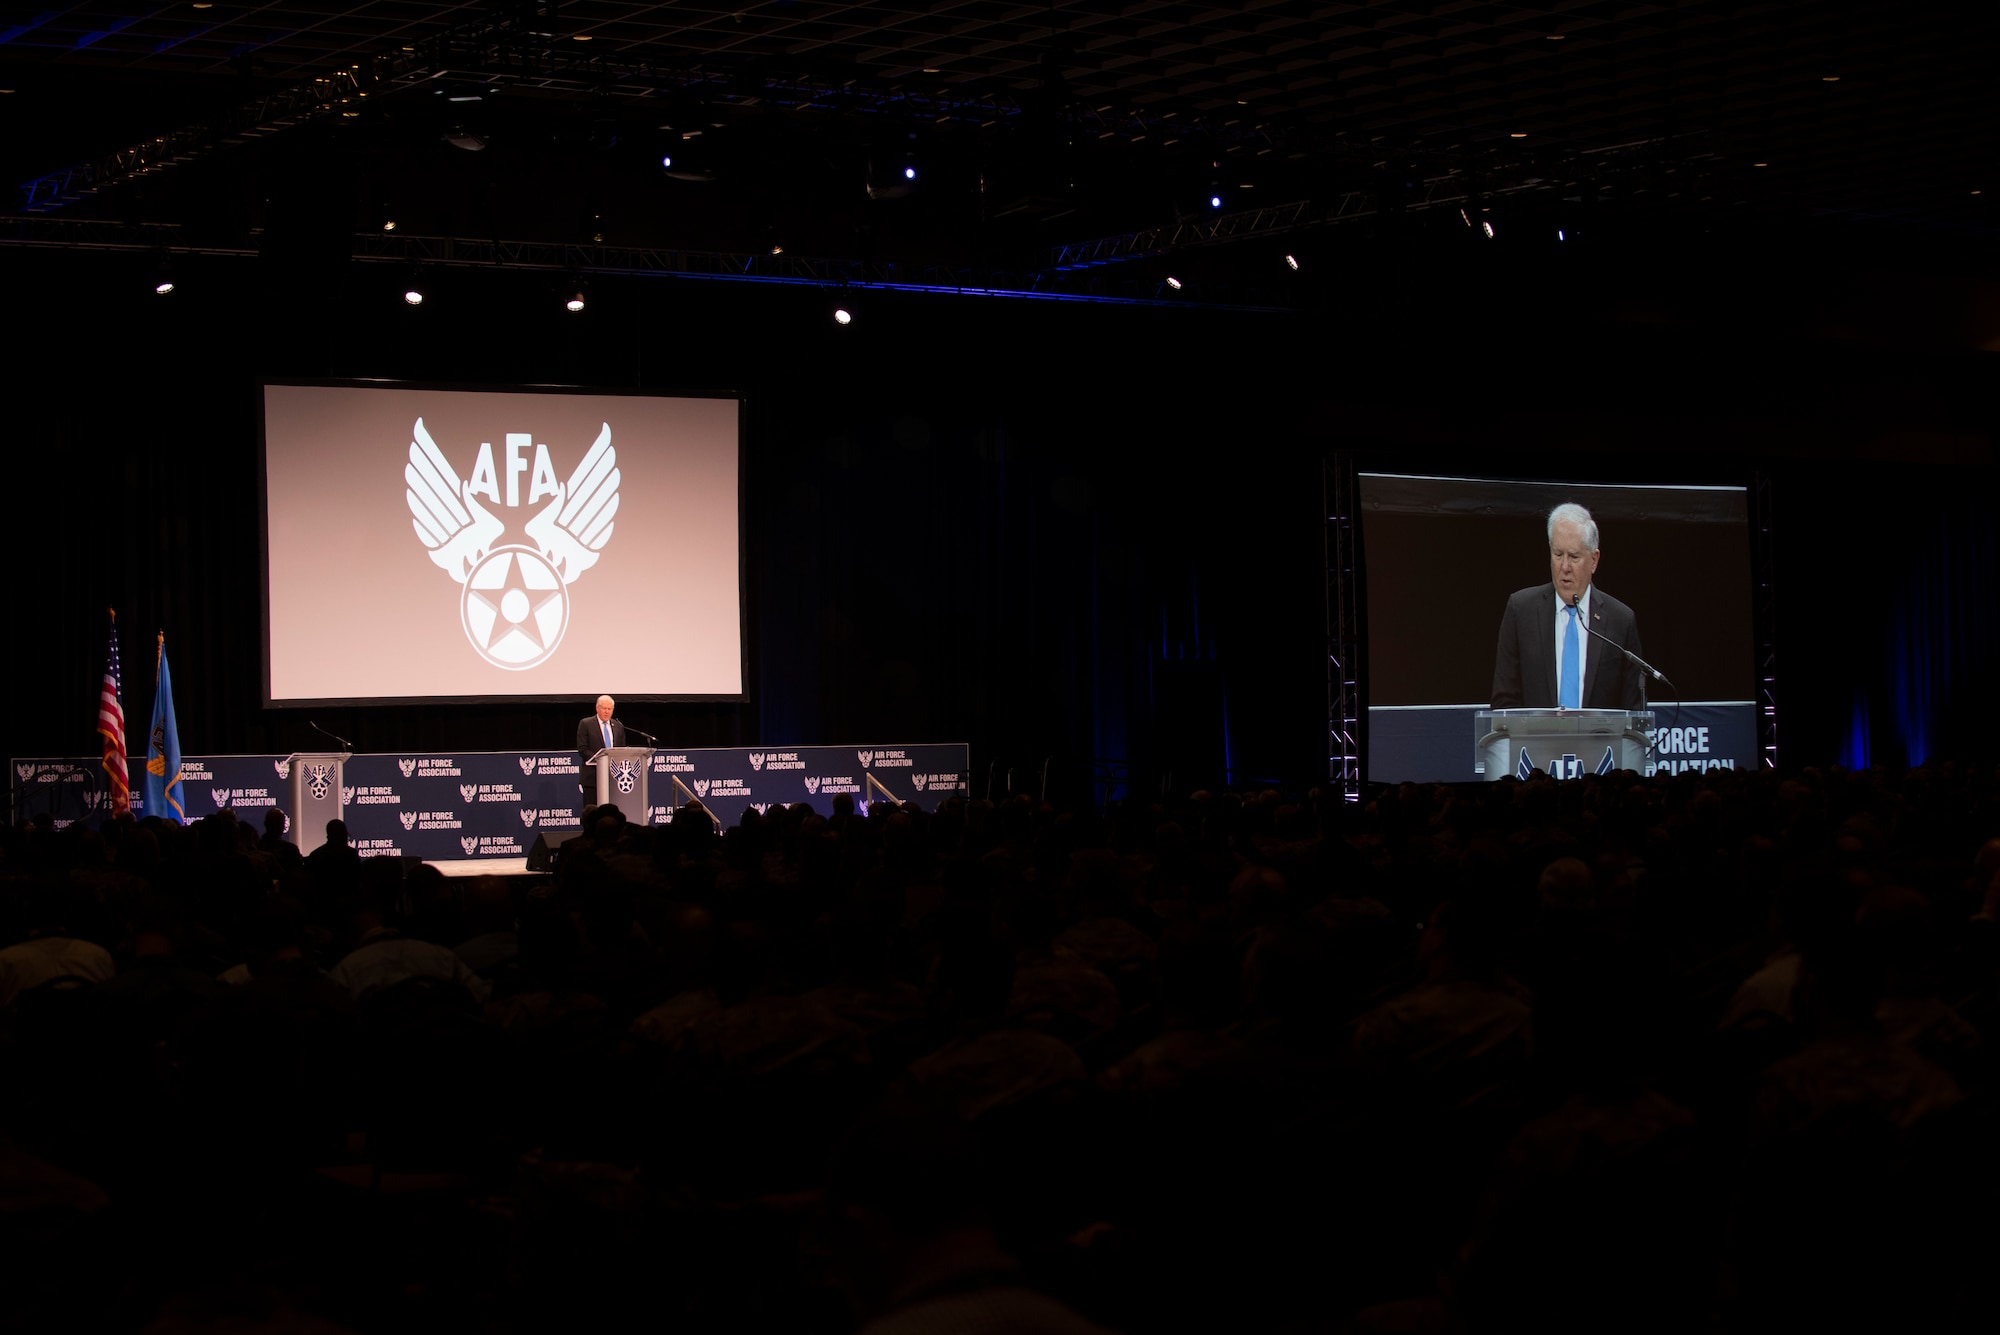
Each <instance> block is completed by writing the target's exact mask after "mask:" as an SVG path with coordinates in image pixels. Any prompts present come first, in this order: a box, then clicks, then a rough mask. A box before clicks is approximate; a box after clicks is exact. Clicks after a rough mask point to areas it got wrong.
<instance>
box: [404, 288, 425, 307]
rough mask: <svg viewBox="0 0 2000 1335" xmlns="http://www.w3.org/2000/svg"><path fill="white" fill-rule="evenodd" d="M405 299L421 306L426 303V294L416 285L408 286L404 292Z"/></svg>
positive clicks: (409, 302) (410, 303)
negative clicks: (415, 286)
mask: <svg viewBox="0 0 2000 1335" xmlns="http://www.w3.org/2000/svg"><path fill="white" fill-rule="evenodd" d="M403 300H404V301H405V302H407V303H408V304H409V305H412V306H421V305H423V304H424V294H423V293H421V292H419V291H418V290H417V289H416V288H414V287H412V288H407V289H405V290H404V292H403Z"/></svg>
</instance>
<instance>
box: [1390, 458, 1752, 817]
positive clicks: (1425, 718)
mask: <svg viewBox="0 0 2000 1335" xmlns="http://www.w3.org/2000/svg"><path fill="white" fill-rule="evenodd" d="M1358 481H1359V483H1360V496H1361V530H1362V544H1363V551H1364V554H1365V565H1366V571H1367V618H1368V753H1367V774H1368V778H1369V779H1370V780H1373V781H1380V782H1390V783H1394V782H1400V781H1403V780H1417V781H1420V782H1430V781H1438V780H1444V781H1461V782H1462V781H1471V780H1473V779H1475V778H1477V777H1479V776H1478V775H1476V774H1475V772H1474V769H1473V761H1474V757H1473V743H1474V737H1475V730H1474V723H1473V716H1474V715H1475V714H1476V713H1477V712H1478V711H1479V710H1481V709H1483V708H1485V707H1486V706H1487V704H1488V703H1489V702H1490V699H1491V694H1492V687H1493V676H1494V658H1495V650H1496V646H1497V641H1498V635H1499V628H1500V621H1501V617H1502V614H1503V613H1504V612H1505V610H1506V607H1507V599H1508V597H1509V595H1511V594H1513V593H1514V592H1515V591H1516V590H1517V589H1524V588H1527V587H1530V586H1533V585H1547V586H1549V597H1550V599H1551V600H1553V599H1554V596H1555V594H1554V587H1553V585H1551V584H1550V569H1549V545H1548V529H1547V517H1548V513H1549V511H1550V510H1551V509H1553V508H1554V507H1555V506H1557V505H1560V504H1562V503H1564V502H1567V501H1573V502H1576V503H1577V504H1580V505H1582V506H1583V507H1584V508H1586V509H1588V510H1589V511H1590V512H1591V515H1592V517H1593V518H1595V519H1596V521H1597V525H1598V529H1599V539H1598V541H1599V546H1600V548H1601V550H1602V557H1601V559H1600V563H1599V565H1598V568H1597V573H1596V579H1595V581H1594V582H1595V585H1596V587H1598V588H1600V589H1602V590H1604V591H1605V592H1606V593H1607V594H1609V595H1611V596H1612V597H1614V598H1616V599H1618V600H1619V601H1621V602H1623V603H1625V604H1626V605H1627V606H1628V607H1630V608H1631V609H1632V610H1633V614H1634V616H1635V618H1636V620H1637V624H1638V632H1639V638H1640V642H1641V645H1642V647H1643V649H1644V653H1645V657H1646V659H1647V660H1648V661H1649V662H1651V663H1652V664H1653V665H1654V666H1656V667H1658V668H1659V669H1660V670H1661V671H1662V672H1664V673H1666V675H1667V676H1668V678H1669V679H1671V680H1672V681H1673V683H1674V684H1675V685H1676V686H1677V687H1678V688H1679V690H1680V694H1681V698H1680V699H1679V700H1676V699H1675V697H1674V696H1673V694H1672V693H1670V692H1668V691H1666V690H1665V688H1663V687H1660V686H1658V685H1653V686H1652V687H1651V690H1650V703H1651V706H1652V709H1653V712H1654V715H1655V723H1656V725H1657V727H1658V729H1659V732H1658V734H1657V742H1658V745H1657V747H1656V749H1655V751H1654V752H1653V754H1651V755H1650V756H1649V758H1648V764H1649V766H1651V767H1652V768H1653V769H1654V770H1656V771H1657V770H1662V769H1663V770H1667V771H1670V772H1674V773H1679V772H1681V771H1683V770H1689V769H1751V768H1755V767H1756V766H1757V763H1758V752H1757V715H1756V706H1755V703H1754V700H1755V695H1756V686H1755V675H1756V673H1755V666H1756V647H1755V645H1756V633H1755V629H1754V625H1753V618H1752V615H1751V569H1750V517H1749V493H1748V491H1747V490H1746V489H1745V488H1743V487H1740V486H1709V485H1699V486H1697V485H1685V484H1672V483H1659V484H1653V485H1637V486H1635V485H1625V484H1611V483H1592V482H1577V481H1538V480H1521V479H1506V478H1470V477H1434V476H1419V475H1411V474H1399V473H1369V472H1363V473H1361V474H1360V475H1359V477H1358Z"/></svg>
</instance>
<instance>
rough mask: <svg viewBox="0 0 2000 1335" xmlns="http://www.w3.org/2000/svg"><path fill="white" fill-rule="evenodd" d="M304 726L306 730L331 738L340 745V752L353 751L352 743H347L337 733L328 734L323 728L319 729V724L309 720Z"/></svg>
mask: <svg viewBox="0 0 2000 1335" xmlns="http://www.w3.org/2000/svg"><path fill="white" fill-rule="evenodd" d="M306 726H307V727H308V728H311V729H312V730H313V731H314V732H316V733H318V734H319V735H320V736H322V737H331V738H333V740H334V741H336V742H339V743H340V745H341V749H342V750H346V751H352V750H353V749H354V743H353V742H350V741H348V740H347V739H346V738H345V737H342V736H341V735H340V734H339V733H337V732H328V731H327V730H326V729H325V728H322V727H320V726H319V724H317V723H314V722H313V721H312V720H311V719H307V720H306Z"/></svg>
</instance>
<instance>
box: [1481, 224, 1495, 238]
mask: <svg viewBox="0 0 2000 1335" xmlns="http://www.w3.org/2000/svg"><path fill="white" fill-rule="evenodd" d="M1479 230H1480V231H1482V232H1484V233H1486V239H1487V240H1489V241H1490V240H1492V239H1493V224H1492V223H1490V222H1481V223H1480V224H1479Z"/></svg>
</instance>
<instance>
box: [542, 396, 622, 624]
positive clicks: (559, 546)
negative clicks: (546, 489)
mask: <svg viewBox="0 0 2000 1335" xmlns="http://www.w3.org/2000/svg"><path fill="white" fill-rule="evenodd" d="M618 480H619V474H618V451H617V450H614V449H613V448H611V424H610V423H609V422H606V423H605V424H604V429H603V430H602V431H600V432H598V433H597V442H596V443H595V444H593V445H592V446H591V447H590V450H589V452H588V453H587V454H585V455H584V456H583V462H582V463H580V464H578V465H577V466H576V471H575V472H574V473H571V474H570V475H569V481H568V482H567V483H566V484H564V486H563V487H562V489H561V490H560V491H558V492H557V493H556V498H555V499H554V500H552V501H550V502H549V503H548V505H547V506H545V507H544V508H543V509H542V511H541V513H540V514H537V515H536V516H535V517H534V518H533V519H530V520H529V521H528V522H527V523H525V524H523V525H522V526H521V527H522V529H523V531H525V532H526V533H527V535H528V540H529V541H530V542H532V543H534V544H535V546H536V547H537V548H539V549H540V550H541V553H542V555H543V556H545V557H547V558H548V560H549V563H550V564H551V565H553V566H555V568H556V570H557V571H558V572H560V573H561V575H562V581H563V583H565V584H568V583H569V582H571V581H572V580H574V579H575V578H576V577H577V576H578V575H581V574H582V573H583V572H584V571H586V570H588V569H590V568H591V567H592V566H594V565H596V564H597V557H598V553H599V552H601V551H602V550H603V549H604V544H605V543H607V542H609V541H611V530H612V528H613V525H612V523H611V517H612V516H613V515H615V514H617V513H618Z"/></svg>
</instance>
